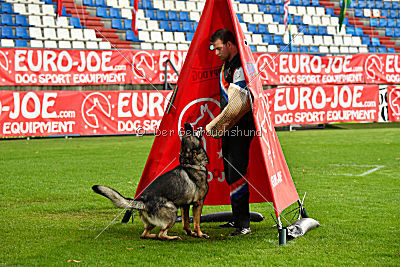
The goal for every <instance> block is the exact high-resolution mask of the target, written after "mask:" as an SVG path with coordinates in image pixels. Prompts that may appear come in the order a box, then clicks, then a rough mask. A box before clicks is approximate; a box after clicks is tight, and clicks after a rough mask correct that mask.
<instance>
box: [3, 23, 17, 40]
mask: <svg viewBox="0 0 400 267" xmlns="http://www.w3.org/2000/svg"><path fill="white" fill-rule="evenodd" d="M1 38H8V39H15V35H14V31H13V28H12V27H8V26H6V27H1Z"/></svg>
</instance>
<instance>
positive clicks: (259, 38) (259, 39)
mask: <svg viewBox="0 0 400 267" xmlns="http://www.w3.org/2000/svg"><path fill="white" fill-rule="evenodd" d="M252 40H253V44H256V45H257V44H263V43H264V42H263V38H262V35H261V34H253V36H252Z"/></svg>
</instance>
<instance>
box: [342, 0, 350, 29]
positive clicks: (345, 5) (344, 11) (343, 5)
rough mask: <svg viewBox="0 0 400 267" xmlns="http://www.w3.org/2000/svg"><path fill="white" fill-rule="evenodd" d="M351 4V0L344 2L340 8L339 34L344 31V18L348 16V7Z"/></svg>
mask: <svg viewBox="0 0 400 267" xmlns="http://www.w3.org/2000/svg"><path fill="white" fill-rule="evenodd" d="M350 4H351V0H343V1H342V3H341V7H340V15H339V32H340V31H341V30H342V24H343V21H344V17H345V16H346V10H347V7H349V6H350Z"/></svg>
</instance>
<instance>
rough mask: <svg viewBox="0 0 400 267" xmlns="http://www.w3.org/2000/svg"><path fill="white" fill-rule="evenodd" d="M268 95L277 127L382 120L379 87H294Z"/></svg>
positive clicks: (271, 91) (272, 91)
mask: <svg viewBox="0 0 400 267" xmlns="http://www.w3.org/2000/svg"><path fill="white" fill-rule="evenodd" d="M265 93H266V94H267V96H268V99H269V102H270V103H271V104H272V106H273V109H272V114H271V116H272V118H273V120H274V125H275V126H283V125H296V124H319V123H330V122H355V121H358V122H368V121H378V119H379V86H378V85H324V86H308V87H306V86H304V87H295V86H293V87H279V88H275V89H272V90H266V91H265Z"/></svg>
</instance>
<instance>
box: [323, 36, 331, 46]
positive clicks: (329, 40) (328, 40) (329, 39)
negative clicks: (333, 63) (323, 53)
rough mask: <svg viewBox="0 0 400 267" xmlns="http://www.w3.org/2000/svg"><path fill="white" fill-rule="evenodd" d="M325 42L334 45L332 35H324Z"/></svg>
mask: <svg viewBox="0 0 400 267" xmlns="http://www.w3.org/2000/svg"><path fill="white" fill-rule="evenodd" d="M324 44H325V45H328V46H330V45H333V38H332V36H330V35H325V36H324Z"/></svg>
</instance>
